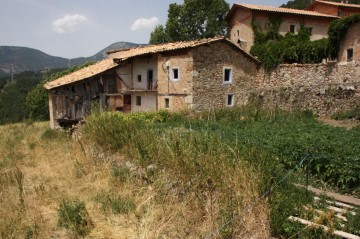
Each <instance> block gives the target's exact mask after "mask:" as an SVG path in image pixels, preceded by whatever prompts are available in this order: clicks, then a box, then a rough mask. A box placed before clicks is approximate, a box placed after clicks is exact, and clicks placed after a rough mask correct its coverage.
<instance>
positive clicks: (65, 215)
mask: <svg viewBox="0 0 360 239" xmlns="http://www.w3.org/2000/svg"><path fill="white" fill-rule="evenodd" d="M57 213H58V226H60V227H64V228H66V229H69V230H71V231H73V232H74V233H75V234H76V235H78V236H85V235H86V234H88V233H89V232H90V230H91V229H92V227H93V226H92V222H91V220H90V217H89V214H88V212H87V210H86V208H85V203H84V202H82V201H79V200H75V201H66V200H62V201H61V203H60V206H59V208H58V209H57Z"/></svg>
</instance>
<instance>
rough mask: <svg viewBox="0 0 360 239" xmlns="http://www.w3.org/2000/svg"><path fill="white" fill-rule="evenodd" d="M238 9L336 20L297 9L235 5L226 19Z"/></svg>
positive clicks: (325, 15)
mask: <svg viewBox="0 0 360 239" xmlns="http://www.w3.org/2000/svg"><path fill="white" fill-rule="evenodd" d="M239 8H243V9H249V10H252V11H259V12H268V13H277V14H279V13H280V14H292V15H302V16H311V17H322V18H338V17H337V16H333V15H328V14H324V13H319V12H315V11H309V10H298V9H292V8H283V7H271V6H262V5H253V4H245V3H235V4H234V5H233V6H232V8H231V9H230V11H229V13H228V15H227V17H226V18H227V20H230V19H231V17H232V16H233V15H234V13H235V12H236V10H237V9H239Z"/></svg>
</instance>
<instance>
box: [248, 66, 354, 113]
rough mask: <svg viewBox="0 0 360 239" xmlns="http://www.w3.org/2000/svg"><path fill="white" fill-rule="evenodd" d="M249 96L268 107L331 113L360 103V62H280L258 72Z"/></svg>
mask: <svg viewBox="0 0 360 239" xmlns="http://www.w3.org/2000/svg"><path fill="white" fill-rule="evenodd" d="M249 97H252V98H253V99H257V100H258V101H260V102H261V103H262V104H263V105H264V106H265V107H268V108H273V107H280V108H282V109H286V110H294V109H303V110H304V109H310V110H312V111H313V112H314V113H316V114H319V115H331V114H333V113H334V112H337V111H346V110H350V109H353V108H355V107H356V106H360V62H350V63H346V64H307V65H299V64H292V65H280V66H279V67H278V68H277V69H276V70H275V71H274V72H272V73H271V74H267V73H264V72H263V71H262V72H261V73H259V76H258V78H257V80H256V81H255V82H254V90H251V91H250V94H249Z"/></svg>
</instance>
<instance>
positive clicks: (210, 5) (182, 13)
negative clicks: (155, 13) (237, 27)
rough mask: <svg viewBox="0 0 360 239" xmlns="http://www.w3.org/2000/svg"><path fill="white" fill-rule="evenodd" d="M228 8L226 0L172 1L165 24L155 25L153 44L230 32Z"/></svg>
mask: <svg viewBox="0 0 360 239" xmlns="http://www.w3.org/2000/svg"><path fill="white" fill-rule="evenodd" d="M194 9H196V11H194ZM228 11H229V4H228V3H226V1H224V0H211V1H209V0H185V1H184V3H183V4H182V5H180V4H176V3H172V4H170V5H169V10H168V20H167V22H166V25H165V27H164V26H162V25H159V26H157V27H156V28H155V30H154V31H153V32H152V33H151V37H150V44H159V43H164V42H175V41H189V40H197V39H201V38H210V37H214V36H217V35H226V34H227V32H228V26H227V22H226V20H225V17H226V15H227V13H228Z"/></svg>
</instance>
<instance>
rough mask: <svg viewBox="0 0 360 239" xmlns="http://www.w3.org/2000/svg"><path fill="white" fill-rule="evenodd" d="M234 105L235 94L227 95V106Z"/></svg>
mask: <svg viewBox="0 0 360 239" xmlns="http://www.w3.org/2000/svg"><path fill="white" fill-rule="evenodd" d="M233 105H234V95H233V94H228V95H226V106H233Z"/></svg>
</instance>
